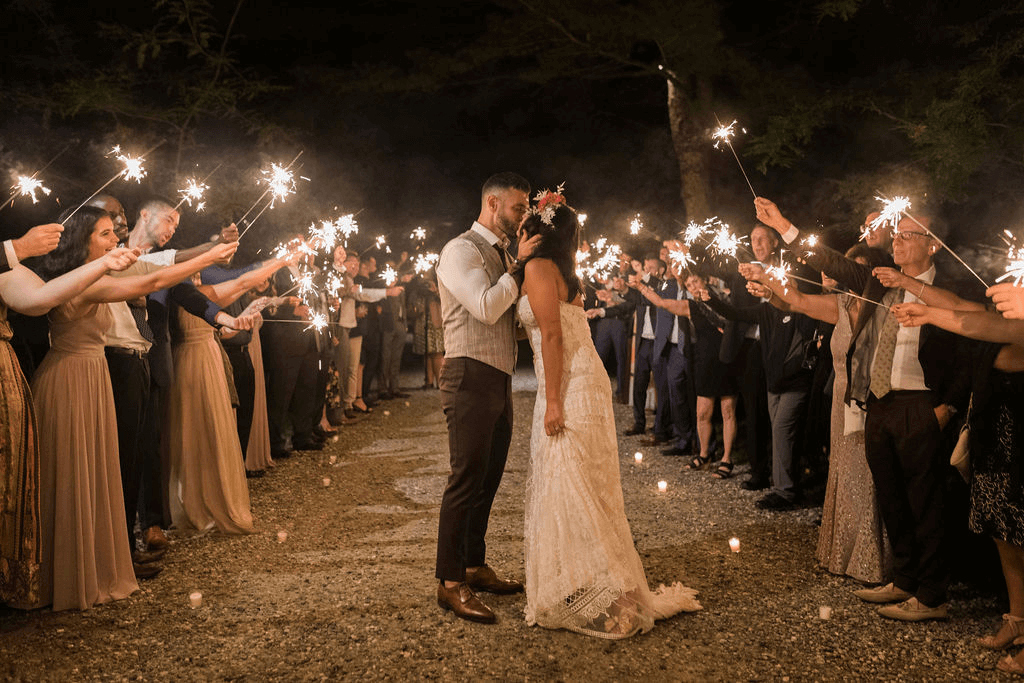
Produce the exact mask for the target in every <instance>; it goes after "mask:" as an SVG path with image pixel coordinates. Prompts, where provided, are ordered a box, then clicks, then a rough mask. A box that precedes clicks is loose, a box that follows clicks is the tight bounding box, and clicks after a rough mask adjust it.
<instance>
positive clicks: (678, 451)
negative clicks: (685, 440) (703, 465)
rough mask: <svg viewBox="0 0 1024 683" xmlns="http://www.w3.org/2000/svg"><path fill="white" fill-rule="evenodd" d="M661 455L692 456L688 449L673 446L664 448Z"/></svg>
mask: <svg viewBox="0 0 1024 683" xmlns="http://www.w3.org/2000/svg"><path fill="white" fill-rule="evenodd" d="M661 454H662V455H677V456H678V455H692V453H690V449H688V448H679V447H678V446H674V447H672V448H666V449H665V450H663V451H662V452H661Z"/></svg>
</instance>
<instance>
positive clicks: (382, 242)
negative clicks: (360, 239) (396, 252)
mask: <svg viewBox="0 0 1024 683" xmlns="http://www.w3.org/2000/svg"><path fill="white" fill-rule="evenodd" d="M373 246H374V248H376V249H377V251H381V248H382V247H383V251H384V253H385V254H390V253H391V247H389V246H388V238H387V237H386V236H384V235H377V239H375V240H374V241H373Z"/></svg>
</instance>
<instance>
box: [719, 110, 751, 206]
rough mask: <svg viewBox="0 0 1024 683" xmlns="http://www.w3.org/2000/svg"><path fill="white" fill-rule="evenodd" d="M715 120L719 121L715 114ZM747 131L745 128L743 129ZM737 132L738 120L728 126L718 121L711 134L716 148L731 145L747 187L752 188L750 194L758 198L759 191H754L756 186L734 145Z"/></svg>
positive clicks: (730, 148) (730, 149) (730, 147)
mask: <svg viewBox="0 0 1024 683" xmlns="http://www.w3.org/2000/svg"><path fill="white" fill-rule="evenodd" d="M715 120H716V121H718V117H717V116H715ZM743 132H744V133H745V132H746V131H745V130H744V131H743ZM735 134H736V121H733V122H732V123H730V124H729V125H728V126H723V125H722V122H721V121H718V128H716V129H715V130H714V132H713V133H712V134H711V139H712V140H714V141H715V148H716V149H720V147H719V145H720V144H721V143H723V142H724V143H725V144H726V145H727V146H728V147H729V151H731V152H732V156H733V158H735V159H736V165H737V166H739V167H740V173H742V174H743V179H744V180H746V181H747V187H749V188H750V194H752V195H754V199H757V193H756V192H754V186H753V185H751V184H750V178H749V177H747V171H746V169H744V168H743V164H742V162H740V157H739V155H738V154H736V148H734V147H733V146H732V137H733V136H734V135H735Z"/></svg>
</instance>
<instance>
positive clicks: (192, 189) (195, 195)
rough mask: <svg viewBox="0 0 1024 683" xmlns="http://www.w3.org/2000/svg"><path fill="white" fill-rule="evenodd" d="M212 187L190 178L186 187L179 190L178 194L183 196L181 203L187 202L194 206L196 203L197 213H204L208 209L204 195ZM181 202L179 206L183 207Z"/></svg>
mask: <svg viewBox="0 0 1024 683" xmlns="http://www.w3.org/2000/svg"><path fill="white" fill-rule="evenodd" d="M209 189H210V186H209V185H207V184H206V183H204V182H203V181H201V180H196V179H195V178H189V179H188V181H187V182H186V183H185V187H183V188H181V189H180V190H178V194H180V195H181V202H185V203H187V204H188V205H189V207H191V206H192V202H195V206H196V211H202V210H203V209H204V208H205V207H206V202H205V201H203V195H204V194H205V193H206V191H207V190H209ZM181 202H178V206H181Z"/></svg>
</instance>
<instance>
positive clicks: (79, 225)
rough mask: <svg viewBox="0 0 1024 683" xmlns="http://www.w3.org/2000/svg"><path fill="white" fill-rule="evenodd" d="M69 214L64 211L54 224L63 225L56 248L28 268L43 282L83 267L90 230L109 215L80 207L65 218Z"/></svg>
mask: <svg viewBox="0 0 1024 683" xmlns="http://www.w3.org/2000/svg"><path fill="white" fill-rule="evenodd" d="M70 213H71V210H70V209H69V210H67V211H65V212H64V213H63V214H61V216H60V218H59V219H58V221H57V222H59V223H63V224H64V232H62V233H61V235H60V242H59V243H58V244H57V248H56V249H54V250H53V251H51V252H50V253H49V254H45V255H43V256H40V257H39V258H38V259H35V263H33V264H32V269H33V270H34V271H36V273H37V274H38V275H39V277H41V278H42V279H44V280H52V279H53V278H55V277H60V276H61V275H63V274H64V273H67V272H68V271H71V270H74V269H75V268H77V267H78V266H80V265H83V264H84V263H85V261H86V259H87V258H89V239H90V238H91V237H92V231H93V228H95V227H96V223H97V222H98V221H99V220H100V219H101V218H110V214H109V213H107V212H106V211H104V210H103V209H98V208H96V207H95V206H83V207H82V208H80V209H79V210H78V211H76V212H75V214H74V215H73V216H71V217H70V218H68V217H67V214H70Z"/></svg>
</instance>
